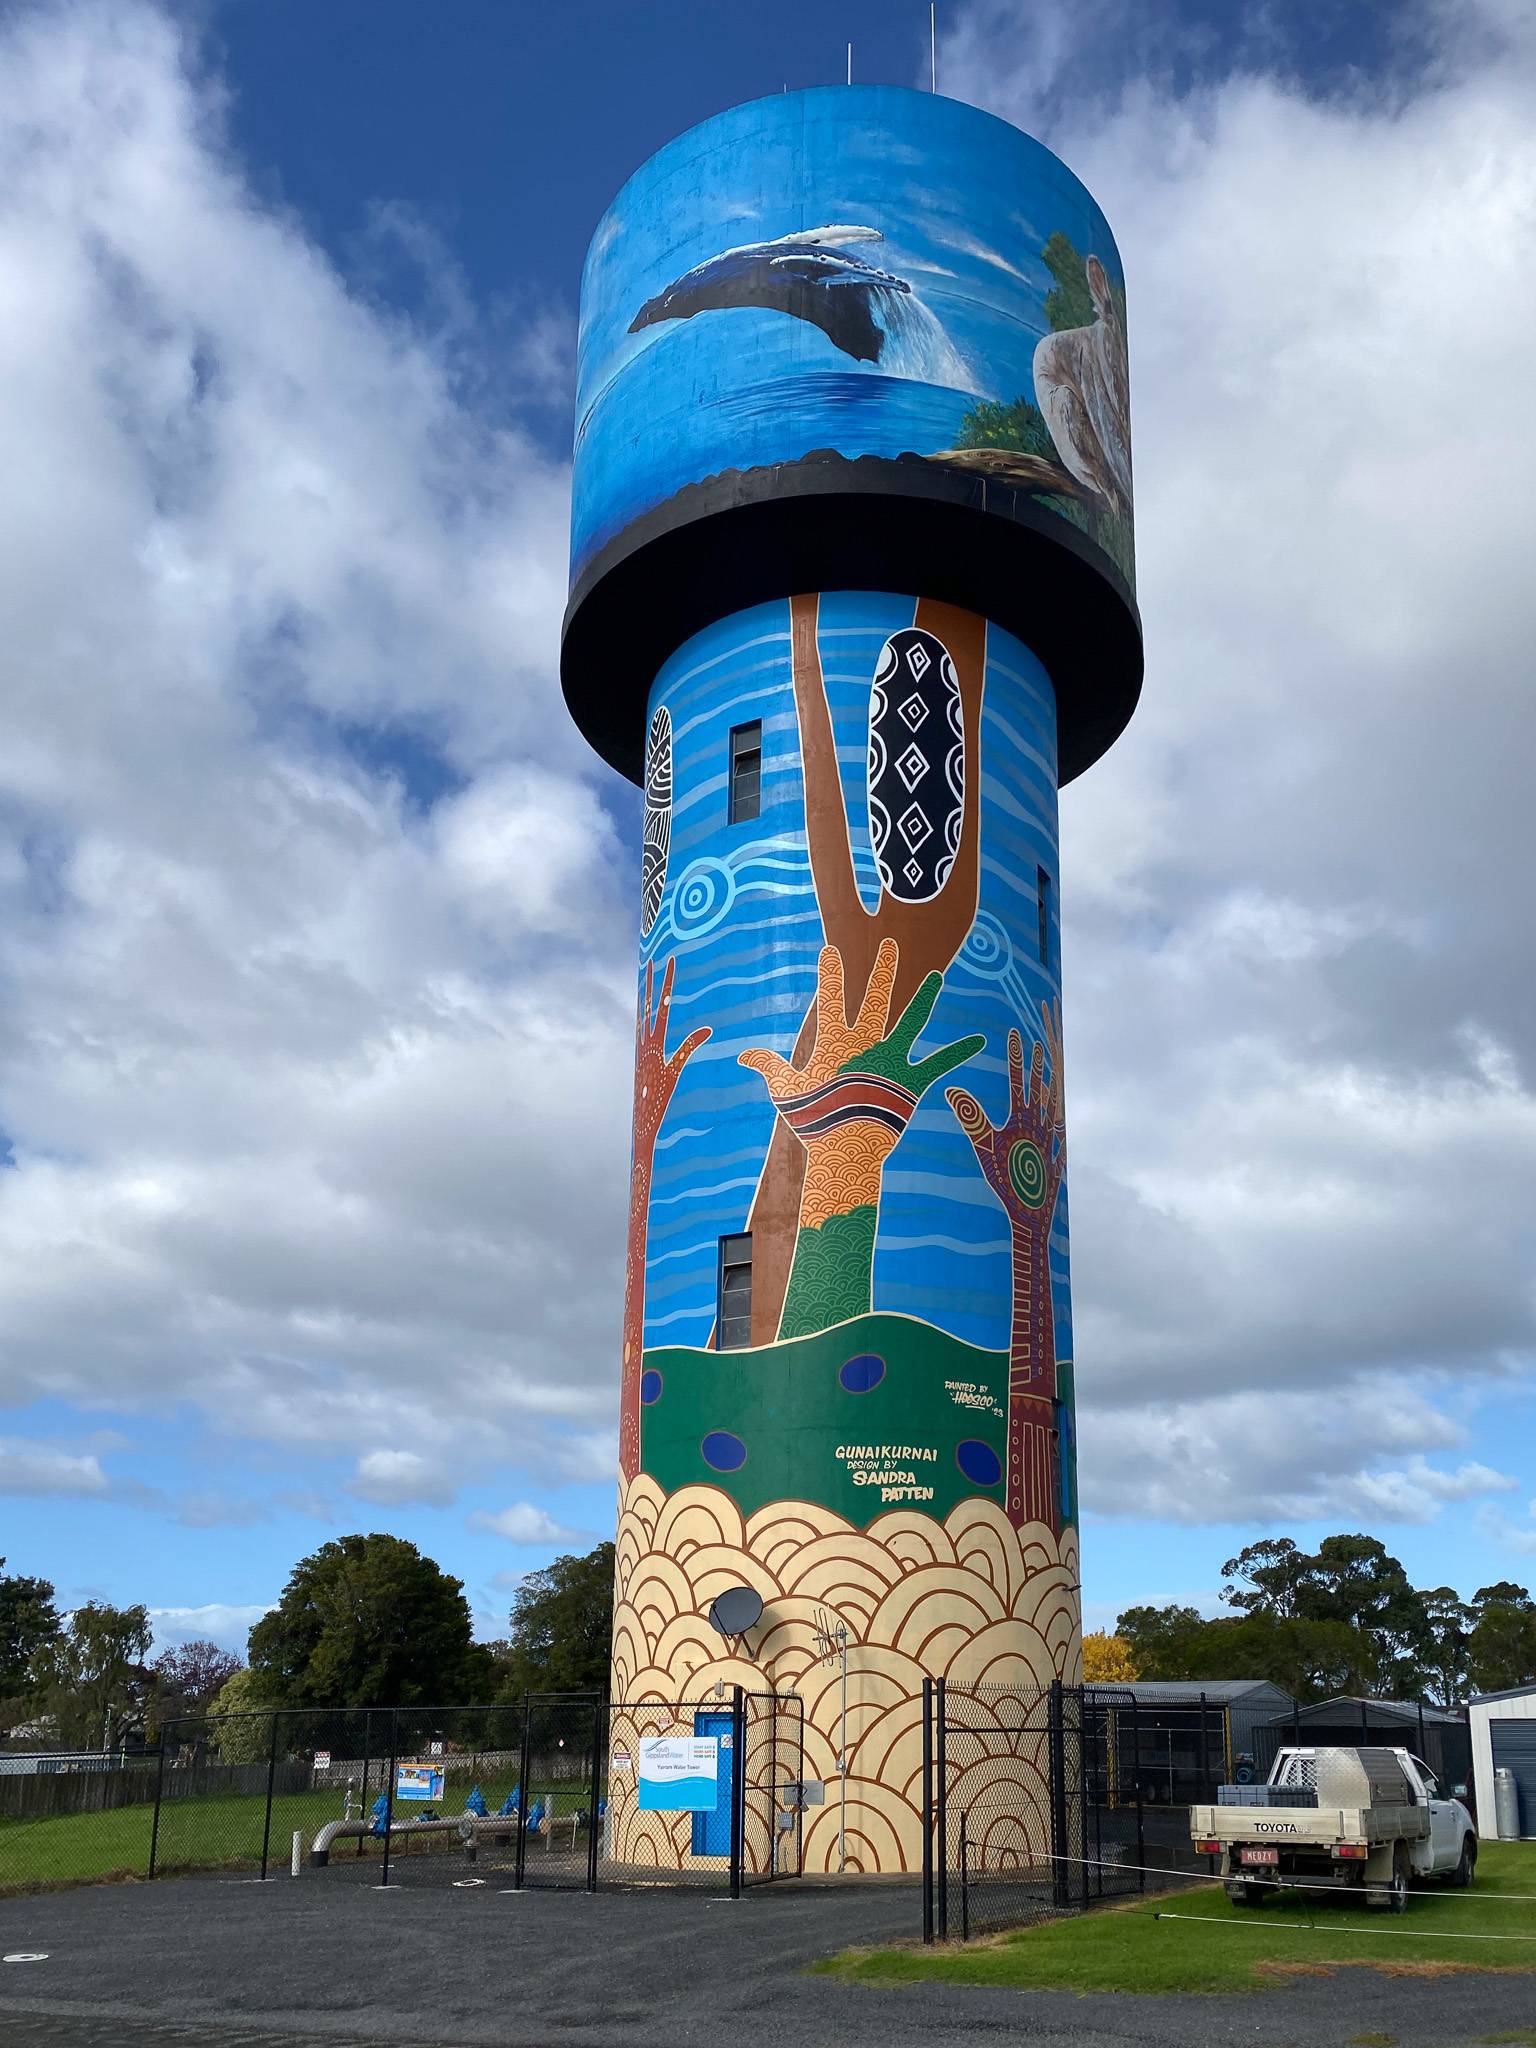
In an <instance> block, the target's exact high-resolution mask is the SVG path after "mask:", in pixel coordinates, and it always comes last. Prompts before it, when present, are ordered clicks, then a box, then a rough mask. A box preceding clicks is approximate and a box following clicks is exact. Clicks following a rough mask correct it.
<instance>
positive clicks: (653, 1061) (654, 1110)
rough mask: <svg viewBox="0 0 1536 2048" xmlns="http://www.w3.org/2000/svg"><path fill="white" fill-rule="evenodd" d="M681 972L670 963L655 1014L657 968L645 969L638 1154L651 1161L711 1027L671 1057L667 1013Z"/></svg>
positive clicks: (638, 1056)
mask: <svg viewBox="0 0 1536 2048" xmlns="http://www.w3.org/2000/svg"><path fill="white" fill-rule="evenodd" d="M676 970H677V961H676V960H675V959H672V960H669V961H668V962H667V966H666V972H665V973H664V974H663V975H662V977H661V1000H660V1002H659V1003H657V1005H656V1009H655V1014H654V1015H653V1014H652V1011H651V994H652V991H653V989H654V986H655V980H656V968H655V964H654V963H653V962H651V961H647V962H646V968H645V1001H644V1002H643V1003H642V1004H641V1005H640V1012H639V1015H638V1017H637V1018H636V1020H635V1155H636V1157H637V1158H638V1157H639V1156H640V1155H641V1153H644V1155H645V1157H646V1158H647V1159H649V1158H650V1155H651V1153H652V1151H653V1149H654V1147H655V1142H656V1133H657V1131H658V1130H659V1129H660V1128H661V1120H662V1118H663V1117H664V1116H665V1115H666V1113H667V1104H668V1103H669V1102H670V1101H671V1100H672V1092H673V1090H674V1089H675V1088H676V1086H677V1083H678V1077H679V1076H680V1075H681V1073H682V1071H683V1069H684V1067H685V1066H687V1064H688V1062H689V1060H690V1059H692V1057H693V1055H694V1054H695V1053H696V1052H697V1051H698V1049H699V1047H700V1046H701V1045H702V1044H703V1043H704V1041H705V1039H706V1038H708V1036H709V1026H708V1025H707V1024H704V1025H701V1026H700V1027H699V1029H698V1030H697V1031H690V1032H689V1034H688V1036H687V1037H686V1038H685V1039H684V1040H683V1042H682V1044H681V1045H680V1046H679V1047H678V1048H677V1051H676V1052H675V1053H673V1055H672V1057H671V1058H670V1059H668V1058H667V1014H668V1012H669V1010H670V1009H671V1007H672V978H673V975H674V974H675V972H676Z"/></svg>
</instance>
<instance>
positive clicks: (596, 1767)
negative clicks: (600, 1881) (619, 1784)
mask: <svg viewBox="0 0 1536 2048" xmlns="http://www.w3.org/2000/svg"><path fill="white" fill-rule="evenodd" d="M607 1718H608V1701H607V1699H606V1698H605V1697H604V1695H603V1694H602V1693H599V1694H598V1696H597V1698H596V1699H595V1700H594V1701H593V1702H592V1811H591V1816H590V1820H591V1827H590V1832H589V1834H588V1837H587V1890H588V1891H589V1892H595V1891H596V1890H597V1809H598V1807H599V1806H600V1805H601V1804H602V1798H603V1755H604V1752H605V1751H606V1749H607V1747H608V1743H607V1739H606V1735H605V1731H604V1725H603V1724H604V1722H605V1721H606V1720H607Z"/></svg>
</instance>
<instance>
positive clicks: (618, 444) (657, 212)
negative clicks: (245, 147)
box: [572, 87, 1133, 584]
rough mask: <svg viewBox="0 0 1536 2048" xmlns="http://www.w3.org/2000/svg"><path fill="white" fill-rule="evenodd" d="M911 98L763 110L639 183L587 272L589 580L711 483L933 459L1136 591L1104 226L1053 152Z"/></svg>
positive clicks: (613, 212)
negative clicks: (1047, 519) (597, 563)
mask: <svg viewBox="0 0 1536 2048" xmlns="http://www.w3.org/2000/svg"><path fill="white" fill-rule="evenodd" d="M913 99H914V95H912V94H910V93H906V92H902V91H900V90H898V89H895V88H882V87H871V88H861V89H860V90H859V92H858V94H857V98H856V100H855V99H852V98H850V96H849V95H848V93H847V92H846V91H844V90H843V89H840V88H826V89H823V90H819V91H811V92H808V93H797V94H793V95H787V96H786V95H779V96H775V97H772V98H769V99H763V100H757V101H754V102H752V103H751V104H749V105H747V106H742V107H736V108H733V109H732V110H731V111H730V112H729V113H727V114H723V115H720V116H719V117H717V118H716V119H715V120H713V121H711V122H709V123H707V124H706V125H705V128H704V129H702V130H692V131H690V132H689V133H688V134H686V135H682V136H679V137H678V139H677V140H676V141H675V142H672V143H670V144H668V145H667V147H666V148H664V149H663V150H661V151H660V152H659V153H658V154H657V155H656V156H655V157H653V158H652V159H651V161H650V162H649V163H647V164H646V165H645V166H644V167H643V168H642V169H641V170H640V171H638V172H637V173H636V174H635V176H634V177H632V178H631V179H630V180H629V182H628V184H627V185H625V187H624V188H623V190H622V191H621V193H620V194H619V196H618V198H617V199H616V200H615V201H614V203H613V205H612V207H611V208H610V209H609V211H608V213H607V214H606V215H605V216H604V218H603V221H602V222H601V224H600V226H599V228H598V231H597V234H596V235H595V237H594V238H593V242H592V247H591V251H590V253H589V255H588V259H587V269H586V274H585V277H584V279H583V288H582V292H583V305H584V307H585V308H586V309H587V314H586V318H585V320H584V324H583V332H582V344H581V354H580V364H579V388H578V394H577V454H578V466H577V477H576V493H575V505H574V511H573V529H572V556H573V566H574V569H575V571H576V572H578V573H579V572H580V571H581V570H582V569H583V568H584V567H585V566H586V564H587V563H588V562H589V561H590V560H591V559H592V558H593V557H594V556H595V555H596V554H597V553H598V552H599V551H600V550H601V549H602V547H603V546H604V544H605V543H606V542H608V541H609V540H611V539H613V538H614V537H615V536H616V535H617V534H618V533H620V532H621V531H622V530H623V529H624V528H625V527H626V526H628V525H629V524H630V523H631V522H633V521H636V520H639V519H642V518H643V517H644V515H646V514H648V513H652V512H656V511H657V510H658V509H659V508H661V507H663V506H668V505H670V506H673V507H674V508H675V509H684V508H687V507H688V506H689V503H690V494H692V495H693V497H694V498H697V496H698V494H699V492H700V491H701V490H702V489H703V488H705V487H706V486H708V485H709V483H710V482H711V480H716V481H718V480H721V479H725V478H730V479H733V480H734V481H735V482H736V484H737V485H738V486H739V484H740V482H741V480H742V479H743V478H744V477H749V476H751V477H756V478H758V479H759V480H760V481H762V480H764V478H766V487H767V488H770V489H773V490H784V489H787V488H789V487H790V485H791V481H792V480H791V479H790V478H789V477H787V476H785V475H779V474H775V475H768V474H767V473H769V472H779V471H783V470H786V469H792V468H793V467H795V466H797V465H809V466H812V467H814V468H816V469H818V470H821V471H827V470H833V471H836V470H839V469H843V470H846V469H847V468H848V467H849V466H850V465H858V466H859V469H860V471H861V476H860V481H861V483H862V484H863V485H864V486H865V487H867V486H868V485H869V483H870V482H871V480H872V479H871V476H870V472H871V471H872V470H878V469H879V468H880V467H882V466H890V465H895V466H896V467H897V468H898V469H900V470H903V471H904V472H905V477H906V483H907V485H908V486H910V485H911V484H912V483H913V481H914V478H916V477H917V475H918V473H919V470H920V469H921V467H922V466H924V465H926V466H927V467H928V469H930V470H931V471H934V472H938V473H943V474H948V475H950V476H955V477H967V478H972V479H977V480H985V482H986V483H987V484H988V485H989V486H990V487H991V488H992V489H993V490H994V491H995V492H997V493H1001V494H1008V493H1014V494H1017V495H1018V496H1019V497H1020V498H1022V499H1025V500H1028V501H1029V502H1031V503H1032V504H1034V505H1035V506H1037V507H1038V508H1039V510H1041V511H1042V512H1044V513H1046V514H1049V515H1050V516H1052V517H1054V518H1055V519H1058V520H1060V521H1061V522H1062V523H1063V524H1064V525H1068V526H1071V527H1074V528H1075V529H1077V530H1078V531H1079V532H1080V533H1082V534H1085V535H1086V536H1087V537H1088V538H1089V539H1090V540H1091V541H1093V542H1095V543H1096V544H1097V545H1098V546H1099V547H1100V548H1102V549H1103V551H1104V553H1105V555H1106V556H1107V557H1108V558H1109V560H1110V561H1111V562H1112V563H1113V564H1114V565H1115V567H1116V569H1118V571H1119V573H1120V574H1121V575H1122V576H1123V577H1124V578H1125V580H1126V582H1127V584H1129V583H1130V582H1131V580H1132V576H1133V563H1132V546H1131V456H1130V400H1129V376H1128V370H1127V358H1126V335H1125V290H1124V282H1123V278H1122V274H1121V268H1120V259H1119V256H1118V253H1117V251H1116V249H1115V245H1114V240H1113V238H1112V236H1111V235H1110V232H1109V229H1108V226H1107V225H1106V223H1105V220H1104V217H1103V215H1102V214H1101V213H1100V211H1099V209H1098V207H1097V206H1096V205H1095V204H1094V202H1093V200H1092V199H1091V198H1090V196H1089V195H1088V193H1087V192H1086V191H1085V190H1084V189H1083V187H1082V186H1081V185H1080V184H1079V183H1078V182H1077V180H1076V179H1075V178H1074V177H1072V175H1071V173H1070V172H1068V171H1067V170H1066V168H1065V166H1064V165H1062V164H1061V163H1060V162H1059V161H1058V160H1057V159H1056V158H1055V157H1054V156H1052V155H1051V154H1050V152H1049V151H1048V150H1046V149H1044V148H1042V147H1041V145H1040V144H1039V143H1037V142H1035V141H1033V140H1032V139H1031V138H1030V137H1028V136H1026V135H1022V134H1020V133H1019V132H1018V131H1017V130H1016V129H1013V128H1010V127H1008V126H1007V125H1006V124H1005V123H1002V122H999V121H994V120H992V119H990V118H988V117H985V116H979V115H978V114H977V113H976V112H975V110H974V109H972V108H969V107H962V106H959V105H957V104H955V103H954V102H951V101H945V100H937V99H933V98H931V97H930V98H929V100H928V104H927V105H926V107H924V108H923V109H922V110H921V119H920V123H919V122H918V120H917V118H916V117H917V112H918V110H916V109H914V107H913V105H912V102H913ZM637 419H643V420H644V421H645V423H646V430H645V431H644V432H643V433H639V434H637V433H636V432H635V431H634V423H635V421H636V420H637ZM914 465H917V466H918V469H914V467H913V466H914Z"/></svg>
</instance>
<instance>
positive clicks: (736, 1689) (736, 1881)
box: [731, 1685, 747, 1899]
mask: <svg viewBox="0 0 1536 2048" xmlns="http://www.w3.org/2000/svg"><path fill="white" fill-rule="evenodd" d="M731 1741H732V1744H733V1751H732V1757H731V1897H732V1898H733V1899H739V1898H740V1897H741V1865H742V1850H743V1848H744V1847H745V1842H744V1840H743V1837H744V1836H745V1834H746V1831H747V1696H746V1693H745V1692H744V1691H743V1690H742V1688H741V1687H740V1686H739V1685H738V1686H733V1687H732V1689H731Z"/></svg>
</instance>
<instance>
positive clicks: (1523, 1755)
mask: <svg viewBox="0 0 1536 2048" xmlns="http://www.w3.org/2000/svg"><path fill="white" fill-rule="evenodd" d="M1488 1732H1489V1734H1490V1735H1491V1736H1492V1738H1493V1768H1494V1769H1495V1770H1496V1771H1497V1770H1505V1771H1513V1772H1514V1774H1515V1783H1516V1784H1517V1785H1518V1786H1519V1788H1520V1832H1521V1834H1522V1835H1527V1836H1529V1835H1536V1721H1500V1720H1493V1721H1490V1722H1489V1724H1488Z"/></svg>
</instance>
